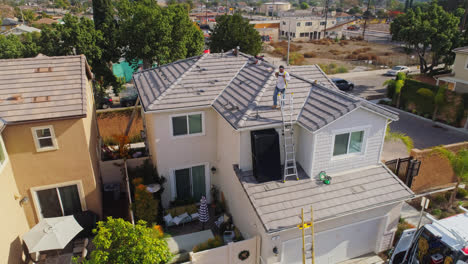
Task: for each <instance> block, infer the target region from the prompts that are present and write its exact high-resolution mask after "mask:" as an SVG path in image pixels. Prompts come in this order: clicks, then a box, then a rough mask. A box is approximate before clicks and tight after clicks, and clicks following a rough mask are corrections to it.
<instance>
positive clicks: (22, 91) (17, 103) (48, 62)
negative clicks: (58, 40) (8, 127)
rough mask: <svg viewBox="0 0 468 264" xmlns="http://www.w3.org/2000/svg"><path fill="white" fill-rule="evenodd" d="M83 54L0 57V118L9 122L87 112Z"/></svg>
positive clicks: (88, 74) (64, 116)
mask: <svg viewBox="0 0 468 264" xmlns="http://www.w3.org/2000/svg"><path fill="white" fill-rule="evenodd" d="M91 77H92V75H91V73H90V71H89V67H88V66H87V63H86V59H85V57H84V56H62V57H47V56H43V55H39V56H38V57H35V58H24V59H7V60H0V118H3V119H4V120H5V121H6V122H8V123H15V122H28V121H36V120H43V119H53V118H68V117H83V116H85V115H86V100H87V98H86V87H87V86H86V85H87V81H88V78H91Z"/></svg>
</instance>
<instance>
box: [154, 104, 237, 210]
mask: <svg viewBox="0 0 468 264" xmlns="http://www.w3.org/2000/svg"><path fill="white" fill-rule="evenodd" d="M195 112H197V113H198V112H202V113H203V115H204V133H203V135H193V136H192V135H190V136H181V137H173V136H172V131H171V128H172V124H171V122H172V121H171V120H172V119H171V117H172V116H173V115H178V114H190V113H195ZM145 121H146V129H147V135H148V138H147V142H148V145H149V149H150V153H151V154H152V156H151V159H152V161H153V164H155V165H156V167H157V168H158V172H159V175H161V176H164V177H166V179H167V182H166V184H165V191H164V193H163V197H162V200H163V201H162V202H163V206H164V207H167V206H169V202H170V201H171V200H172V199H173V196H174V195H175V194H173V186H172V185H173V184H172V176H173V175H172V174H173V170H175V169H182V168H188V167H192V166H196V165H200V164H205V165H206V166H205V170H206V171H205V172H206V173H207V174H208V177H207V178H208V179H207V180H208V181H209V180H210V178H211V170H210V168H211V167H212V166H213V164H214V163H215V162H216V140H215V139H216V137H217V129H216V126H217V114H216V112H215V111H214V110H213V109H211V108H206V109H201V110H200V109H198V110H192V111H190V110H185V111H182V112H181V111H179V112H164V113H146V114H145ZM226 151H229V149H226ZM207 199H208V201H210V199H211V197H210V195H209V189H208V190H207Z"/></svg>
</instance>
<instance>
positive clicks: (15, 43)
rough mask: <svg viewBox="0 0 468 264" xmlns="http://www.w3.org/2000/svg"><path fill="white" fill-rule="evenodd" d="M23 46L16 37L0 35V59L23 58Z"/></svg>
mask: <svg viewBox="0 0 468 264" xmlns="http://www.w3.org/2000/svg"><path fill="white" fill-rule="evenodd" d="M23 51H24V45H23V43H21V40H20V38H19V37H18V36H16V35H13V34H11V35H8V36H4V35H0V59H15V58H21V57H22V56H23Z"/></svg>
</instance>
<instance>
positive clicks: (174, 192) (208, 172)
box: [170, 162, 211, 203]
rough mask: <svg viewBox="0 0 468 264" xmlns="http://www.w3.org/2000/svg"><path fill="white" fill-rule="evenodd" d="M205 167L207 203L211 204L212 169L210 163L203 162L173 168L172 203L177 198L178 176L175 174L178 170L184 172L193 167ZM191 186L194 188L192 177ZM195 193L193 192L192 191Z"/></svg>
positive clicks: (171, 178)
mask: <svg viewBox="0 0 468 264" xmlns="http://www.w3.org/2000/svg"><path fill="white" fill-rule="evenodd" d="M201 165H204V166H205V194H206V201H207V202H208V203H211V195H210V188H211V169H210V163H208V162H203V163H196V164H191V165H186V166H181V167H175V168H172V169H171V170H170V171H171V177H170V182H171V201H174V200H175V199H176V198H177V190H176V176H175V172H176V170H183V169H190V168H192V167H196V166H201ZM190 185H191V186H192V185H193V184H192V177H191V175H190ZM192 191H193V190H192Z"/></svg>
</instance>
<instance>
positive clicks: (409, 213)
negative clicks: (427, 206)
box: [400, 202, 432, 227]
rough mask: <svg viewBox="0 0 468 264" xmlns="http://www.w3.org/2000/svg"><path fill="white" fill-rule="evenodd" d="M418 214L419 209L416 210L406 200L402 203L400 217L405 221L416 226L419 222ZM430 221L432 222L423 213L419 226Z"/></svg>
mask: <svg viewBox="0 0 468 264" xmlns="http://www.w3.org/2000/svg"><path fill="white" fill-rule="evenodd" d="M419 214H420V211H418V210H416V209H415V208H414V207H412V206H411V205H409V204H408V203H406V202H405V203H403V208H401V214H400V216H401V218H403V219H405V221H406V222H408V223H410V224H412V225H414V226H415V227H417V226H418V222H419ZM430 223H432V221H431V220H430V219H429V218H427V217H426V216H425V215H424V214H423V217H422V220H421V226H422V225H425V224H430Z"/></svg>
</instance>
